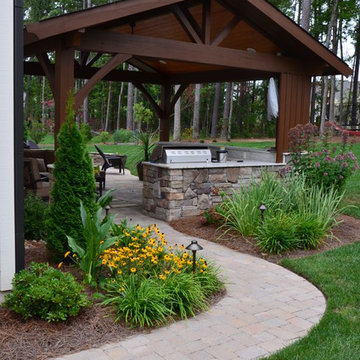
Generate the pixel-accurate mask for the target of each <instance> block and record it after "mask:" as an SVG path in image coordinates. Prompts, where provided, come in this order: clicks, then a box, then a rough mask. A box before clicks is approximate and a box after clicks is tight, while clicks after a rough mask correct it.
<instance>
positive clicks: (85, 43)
mask: <svg viewBox="0 0 360 360" xmlns="http://www.w3.org/2000/svg"><path fill="white" fill-rule="evenodd" d="M78 49H79V50H84V51H86V50H90V49H92V50H93V51H99V52H108V53H123V54H131V55H133V56H140V57H141V56H144V57H149V58H154V59H164V60H175V61H184V62H192V63H198V64H209V65H217V66H225V67H232V68H241V69H248V70H258V71H267V72H284V71H288V72H294V73H302V72H305V73H307V72H308V73H311V71H310V70H311V69H310V70H309V69H306V68H304V65H303V64H302V63H301V62H300V61H298V60H296V59H292V58H286V57H284V56H276V55H271V54H264V53H250V52H248V51H244V50H235V49H228V48H220V47H215V46H207V45H202V44H194V43H188V42H183V41H175V40H168V39H160V38H152V37H146V36H139V35H129V34H117V33H112V32H107V31H98V30H91V31H88V32H86V33H85V34H83V35H82V37H81V39H80V45H79V48H78Z"/></svg>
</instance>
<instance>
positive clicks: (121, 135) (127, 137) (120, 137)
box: [114, 129, 134, 143]
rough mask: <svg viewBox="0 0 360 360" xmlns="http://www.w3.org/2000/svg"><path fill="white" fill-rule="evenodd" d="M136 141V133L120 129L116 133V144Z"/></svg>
mask: <svg viewBox="0 0 360 360" xmlns="http://www.w3.org/2000/svg"><path fill="white" fill-rule="evenodd" d="M133 140H134V133H133V132H132V131H130V130H127V129H119V130H116V131H115V133H114V142H115V143H128V142H131V141H133Z"/></svg>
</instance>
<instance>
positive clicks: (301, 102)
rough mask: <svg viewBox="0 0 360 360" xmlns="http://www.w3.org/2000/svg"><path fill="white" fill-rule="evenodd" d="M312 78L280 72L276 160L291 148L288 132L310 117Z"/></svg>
mask: <svg viewBox="0 0 360 360" xmlns="http://www.w3.org/2000/svg"><path fill="white" fill-rule="evenodd" d="M310 93H311V79H310V76H308V75H302V74H289V73H281V74H280V94H279V119H278V122H277V131H276V162H282V160H283V153H284V152H287V151H288V150H289V140H288V132H289V130H290V129H292V128H293V127H295V126H296V125H298V124H306V123H308V122H309V119H310Z"/></svg>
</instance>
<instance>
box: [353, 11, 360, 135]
mask: <svg viewBox="0 0 360 360" xmlns="http://www.w3.org/2000/svg"><path fill="white" fill-rule="evenodd" d="M358 21H359V22H358V29H357V34H356V47H355V59H356V60H355V72H354V81H353V95H352V109H351V128H352V129H353V130H355V129H356V124H357V120H356V115H357V102H358V84H359V63H360V61H359V60H360V17H359V20H358Z"/></svg>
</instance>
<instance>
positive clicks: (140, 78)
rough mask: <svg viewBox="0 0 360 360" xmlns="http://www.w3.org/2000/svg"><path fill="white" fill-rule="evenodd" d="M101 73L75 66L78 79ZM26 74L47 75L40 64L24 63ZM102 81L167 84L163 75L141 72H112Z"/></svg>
mask: <svg viewBox="0 0 360 360" xmlns="http://www.w3.org/2000/svg"><path fill="white" fill-rule="evenodd" d="M50 67H51V69H54V64H50ZM97 71H99V68H95V67H88V66H84V67H81V66H80V65H79V64H75V74H74V77H75V78H76V79H90V78H91V77H92V76H94V75H95V74H96V72H97ZM24 74H25V75H38V76H44V75H46V74H45V72H44V70H43V69H42V67H41V65H40V63H38V62H32V61H25V62H24ZM102 80H106V81H124V82H132V83H133V82H144V83H150V84H163V83H165V82H167V78H166V77H164V76H162V75H161V74H154V73H145V72H139V71H126V70H112V71H110V72H109V73H108V74H106V75H105V76H104V77H103V79H102Z"/></svg>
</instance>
